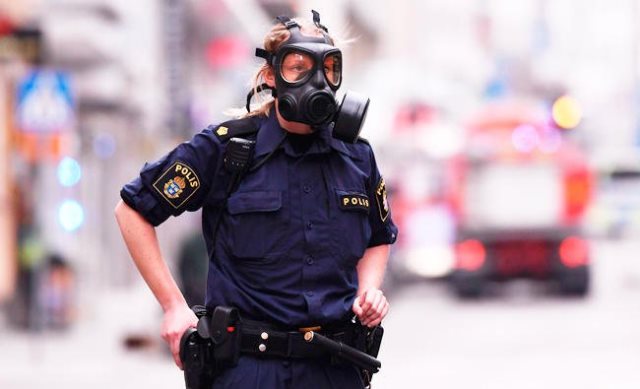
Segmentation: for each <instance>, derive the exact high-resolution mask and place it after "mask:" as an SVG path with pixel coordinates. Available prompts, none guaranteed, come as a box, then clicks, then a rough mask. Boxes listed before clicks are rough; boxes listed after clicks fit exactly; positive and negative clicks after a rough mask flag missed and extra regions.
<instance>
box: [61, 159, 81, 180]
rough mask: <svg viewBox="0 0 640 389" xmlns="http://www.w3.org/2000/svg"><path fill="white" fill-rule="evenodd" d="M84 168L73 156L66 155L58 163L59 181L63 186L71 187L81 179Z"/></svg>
mask: <svg viewBox="0 0 640 389" xmlns="http://www.w3.org/2000/svg"><path fill="white" fill-rule="evenodd" d="M81 177H82V169H81V168H80V164H79V163H78V161H76V160H75V159H73V158H70V157H64V158H63V159H62V161H60V163H59V164H58V182H59V183H60V185H62V186H66V187H70V186H74V185H75V184H77V183H78V181H80V178H81Z"/></svg>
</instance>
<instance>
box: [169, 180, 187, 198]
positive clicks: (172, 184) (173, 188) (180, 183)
mask: <svg viewBox="0 0 640 389" xmlns="http://www.w3.org/2000/svg"><path fill="white" fill-rule="evenodd" d="M185 186H187V184H186V183H185V180H184V178H182V177H180V176H175V177H173V178H171V179H169V181H167V182H166V183H165V184H164V194H165V195H167V197H168V198H170V199H177V198H178V197H180V193H182V191H183V190H184V188H185Z"/></svg>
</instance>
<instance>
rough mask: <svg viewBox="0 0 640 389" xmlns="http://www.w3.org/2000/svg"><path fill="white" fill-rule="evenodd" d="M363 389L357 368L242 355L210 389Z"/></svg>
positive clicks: (309, 361) (314, 361)
mask: <svg viewBox="0 0 640 389" xmlns="http://www.w3.org/2000/svg"><path fill="white" fill-rule="evenodd" d="M227 388H228V389H231V388H233V389H297V388H302V389H315V388H318V389H324V388H329V389H331V388H335V389H352V388H353V389H356V388H357V389H362V388H364V384H363V382H362V378H361V377H360V373H359V371H358V370H357V369H356V368H355V367H353V366H350V365H331V364H330V363H329V362H328V361H322V360H285V359H276V358H271V359H267V358H256V357H252V356H246V355H243V356H241V357H240V359H239V360H238V365H237V366H235V367H233V368H229V369H226V370H224V371H222V372H221V373H220V374H219V375H218V376H217V377H216V379H215V381H214V383H213V387H212V389H227Z"/></svg>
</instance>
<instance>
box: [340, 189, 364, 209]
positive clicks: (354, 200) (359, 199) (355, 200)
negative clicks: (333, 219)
mask: <svg viewBox="0 0 640 389" xmlns="http://www.w3.org/2000/svg"><path fill="white" fill-rule="evenodd" d="M340 208H342V209H344V210H347V211H351V210H357V211H364V212H369V198H368V197H367V196H365V195H363V194H359V193H355V194H342V195H340Z"/></svg>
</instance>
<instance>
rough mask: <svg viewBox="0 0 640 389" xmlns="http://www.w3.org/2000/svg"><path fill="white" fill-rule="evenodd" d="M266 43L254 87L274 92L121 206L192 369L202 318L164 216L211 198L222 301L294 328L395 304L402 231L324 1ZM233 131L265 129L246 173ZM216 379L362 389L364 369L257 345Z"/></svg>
mask: <svg viewBox="0 0 640 389" xmlns="http://www.w3.org/2000/svg"><path fill="white" fill-rule="evenodd" d="M256 55H258V56H260V57H262V58H264V59H265V63H264V65H263V66H262V67H261V68H260V70H259V71H258V73H257V76H256V77H255V85H254V89H253V91H254V92H255V91H260V90H261V89H265V90H266V89H270V90H272V95H273V96H274V98H273V99H269V101H267V102H265V103H264V104H263V105H262V106H261V107H260V108H259V109H257V110H255V111H252V112H250V113H248V114H247V115H246V117H244V118H242V119H239V120H233V121H229V122H226V123H223V124H222V125H213V126H209V127H208V128H206V129H205V130H203V131H202V132H200V133H199V134H197V135H195V136H194V137H193V139H191V140H190V141H189V142H186V143H183V144H180V145H179V146H177V147H176V148H175V149H174V150H173V151H171V152H169V153H168V154H167V155H166V156H164V157H163V158H161V159H160V160H158V161H157V162H155V163H151V164H145V166H144V167H143V168H142V170H141V172H140V175H139V177H137V178H135V179H134V180H133V181H131V182H130V183H128V184H127V185H125V186H124V187H123V189H122V191H121V197H122V201H120V202H119V203H118V205H117V207H116V210H115V213H116V218H117V221H118V223H119V226H120V229H121V232H122V235H123V237H124V240H125V242H126V244H127V247H128V249H129V252H130V254H131V256H132V258H133V260H134V262H135V264H136V266H137V268H138V270H139V271H140V273H141V275H142V276H143V278H144V280H145V281H146V283H147V284H148V286H149V287H150V289H151V290H152V292H153V293H154V295H155V297H156V298H157V300H158V302H159V303H160V305H161V306H162V308H163V310H164V320H163V325H162V337H163V338H164V340H165V341H167V343H168V344H169V345H170V348H171V351H172V353H173V357H174V359H175V363H176V364H177V365H178V366H179V367H182V364H181V361H180V358H179V342H180V337H181V335H182V334H183V332H184V331H185V330H186V329H188V328H189V327H194V326H196V325H197V318H196V316H195V315H194V313H193V312H192V311H191V310H190V308H189V307H188V306H187V304H186V302H185V299H184V297H183V295H182V294H181V293H180V291H179V289H178V287H177V286H176V283H175V281H174V279H173V277H172V275H171V274H170V272H169V270H168V267H167V265H166V263H165V260H164V257H163V255H162V253H161V252H160V249H159V245H158V240H157V238H156V234H155V230H154V226H157V225H159V224H161V223H162V222H163V221H165V220H166V219H167V218H168V217H169V216H178V215H180V214H181V213H183V212H184V211H196V210H198V209H200V208H202V210H203V212H202V227H203V234H204V238H205V240H206V244H207V250H208V253H209V271H208V281H207V291H206V292H207V293H206V306H207V307H208V308H209V309H212V308H214V307H216V306H230V307H234V308H236V309H237V310H238V311H239V313H240V317H241V318H243V319H247V320H254V321H258V322H261V323H268V324H269V325H271V326H273V328H282V329H297V328H302V327H316V328H318V327H320V328H332V327H335V326H336V325H339V324H341V323H346V322H349V321H350V320H351V319H352V318H353V317H354V316H355V317H357V318H358V319H359V321H360V322H361V323H362V324H363V325H365V326H368V327H374V326H376V325H378V324H379V323H380V322H381V321H382V319H383V318H384V317H385V315H386V314H387V312H388V309H389V304H388V302H387V300H386V298H385V296H384V294H383V292H382V291H381V290H380V285H381V283H382V280H383V276H384V271H385V267H386V263H387V259H388V255H389V248H390V245H391V244H392V243H393V242H394V241H395V239H396V234H397V229H396V227H395V225H394V224H393V222H392V220H391V215H390V210H389V206H388V204H387V199H386V189H385V183H384V180H383V178H382V177H381V175H380V173H379V171H378V168H377V166H376V161H375V158H374V154H373V151H372V149H371V147H370V146H369V144H368V143H367V142H366V141H364V140H363V139H361V138H359V137H358V136H357V135H358V133H359V130H360V126H361V125H362V122H363V121H364V116H365V115H366V109H367V105H368V99H367V100H366V101H365V100H362V99H360V98H358V97H353V95H352V96H351V97H350V96H349V95H348V94H347V95H346V96H345V97H344V99H343V100H342V102H341V103H338V102H337V100H336V98H335V93H336V91H337V89H338V88H339V86H340V84H341V81H342V67H341V65H342V53H341V52H340V50H339V49H338V48H336V47H335V45H334V40H333V38H332V37H331V36H330V35H329V34H328V32H327V29H326V27H324V26H323V25H322V24H320V20H319V15H317V13H315V12H314V20H313V23H312V22H305V21H303V20H291V19H288V18H286V17H280V18H278V23H277V24H276V25H275V26H274V27H273V28H272V29H271V31H269V33H268V34H267V36H266V37H265V40H264V48H263V49H257V50H256ZM250 98H251V95H250V96H249V97H248V100H249V99H250ZM247 106H248V103H247ZM232 138H240V139H245V140H246V139H248V140H250V141H255V148H254V149H253V153H252V155H251V159H250V161H249V163H248V165H249V166H248V167H247V168H246V169H244V170H242V174H238V172H237V171H234V166H233V158H235V157H234V155H230V153H229V149H230V147H231V146H230V145H231V143H232ZM340 139H342V140H340ZM236 140H237V139H236ZM231 154H233V153H231ZM230 161H231V163H230ZM241 162H242V161H241ZM236 170H237V169H236ZM263 337H264V335H263ZM264 348H266V347H264V345H263V346H261V350H260V351H264V350H263V349H264ZM267 351H268V350H267ZM213 387H215V388H218V387H220V388H227V387H229V388H230V387H233V388H281V387H293V388H297V387H308V388H359V387H360V388H361V387H363V381H362V379H361V376H360V372H359V371H358V369H356V368H355V367H354V366H351V365H349V364H340V363H337V364H336V363H329V362H328V360H327V359H313V358H309V359H305V358H302V359H287V358H264V357H260V355H253V354H243V355H241V356H240V358H239V360H238V361H237V364H235V366H232V367H228V368H226V369H224V370H223V371H221V372H219V373H218V375H217V377H216V379H215V382H214V383H213Z"/></svg>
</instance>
